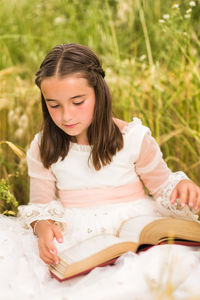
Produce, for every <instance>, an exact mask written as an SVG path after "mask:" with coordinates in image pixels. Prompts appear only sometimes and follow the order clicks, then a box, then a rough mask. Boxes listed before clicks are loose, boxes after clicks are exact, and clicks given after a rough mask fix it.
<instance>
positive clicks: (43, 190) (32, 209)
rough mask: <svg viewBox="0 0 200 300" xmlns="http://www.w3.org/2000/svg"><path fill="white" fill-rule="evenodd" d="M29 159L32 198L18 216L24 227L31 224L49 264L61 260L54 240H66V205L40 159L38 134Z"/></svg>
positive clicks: (50, 173) (44, 257) (41, 251)
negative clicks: (61, 201)
mask: <svg viewBox="0 0 200 300" xmlns="http://www.w3.org/2000/svg"><path fill="white" fill-rule="evenodd" d="M27 163H28V173H29V176H30V201H29V204H28V205H21V206H19V213H18V217H19V219H20V221H21V223H22V225H23V226H24V227H25V228H32V229H33V230H34V233H35V234H36V235H37V237H38V248H39V254H40V257H41V259H42V260H43V261H44V262H45V263H47V264H52V263H58V257H57V250H56V247H55V246H54V243H53V240H54V238H56V239H57V241H58V242H62V240H63V237H62V232H61V229H64V228H65V219H64V209H63V207H62V205H61V203H60V201H59V200H57V199H56V198H57V197H56V186H55V183H56V179H55V177H54V175H53V174H52V172H51V170H50V169H46V168H44V167H43V164H42V162H41V160H40V155H39V146H38V137H37V135H36V137H35V139H34V140H33V142H32V143H31V146H30V149H29V150H28V152H27ZM55 221H56V223H55Z"/></svg>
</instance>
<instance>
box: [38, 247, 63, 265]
mask: <svg viewBox="0 0 200 300" xmlns="http://www.w3.org/2000/svg"><path fill="white" fill-rule="evenodd" d="M53 248H55V247H54V245H53V247H49V246H48V245H47V244H45V243H44V242H40V243H39V252H40V258H41V259H42V260H44V261H45V263H47V261H48V263H58V262H59V260H58V258H57V256H56V254H54V252H53V251H52V249H53Z"/></svg>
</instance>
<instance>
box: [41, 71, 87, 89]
mask: <svg viewBox="0 0 200 300" xmlns="http://www.w3.org/2000/svg"><path fill="white" fill-rule="evenodd" d="M88 86H89V85H88V81H87V79H86V78H84V77H83V76H82V77H81V76H80V75H79V76H77V74H72V75H68V76H66V77H58V76H53V77H48V78H45V79H43V80H42V82H41V89H42V90H46V89H52V88H55V87H56V88H66V87H67V88H72V87H76V88H77V87H88Z"/></svg>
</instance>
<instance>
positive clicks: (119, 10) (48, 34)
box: [0, 0, 200, 210]
mask: <svg viewBox="0 0 200 300" xmlns="http://www.w3.org/2000/svg"><path fill="white" fill-rule="evenodd" d="M0 7H1V9H0V141H1V142H0V165H1V168H0V178H5V179H6V180H7V181H8V183H9V185H10V190H11V191H13V192H14V195H15V197H16V199H17V201H18V202H19V203H20V204H22V203H27V202H28V178H27V167H26V161H25V152H26V150H27V148H28V146H29V144H30V142H31V140H32V138H33V136H34V134H35V133H36V132H37V131H38V130H39V129H40V124H41V113H40V109H39V106H40V94H39V90H38V89H37V88H36V87H35V86H34V74H35V72H36V71H37V69H38V67H39V65H40V63H41V60H42V59H43V58H44V56H45V55H46V54H47V52H48V51H49V50H50V49H51V48H52V47H53V46H55V45H56V44H60V43H69V42H76V43H81V44H85V45H88V46H89V47H91V48H92V49H93V50H94V51H95V52H96V53H97V54H98V55H99V56H100V58H101V60H102V63H103V67H104V69H105V72H106V80H107V82H108V83H109V85H110V88H111V91H112V95H113V113H114V115H115V116H116V117H119V118H123V119H125V120H127V121H130V120H131V119H132V117H133V116H135V117H139V118H141V119H142V121H143V123H144V124H145V125H147V126H149V127H150V128H151V130H152V134H153V136H154V137H155V138H156V140H157V142H158V143H159V145H160V146H161V149H162V151H163V153H164V158H165V161H166V162H167V163H168V165H169V167H170V168H171V169H172V170H173V171H177V170H183V171H185V172H186V173H187V175H188V176H189V177H190V178H191V179H193V180H194V181H195V182H196V183H198V184H200V178H199V174H200V159H199V158H200V73H199V67H200V56H199V53H200V51H199V48H200V36H199V30H198V28H199V25H200V24H199V23H200V22H199V15H200V3H199V2H198V1H179V2H178V1H177V2H176V3H175V2H174V1H171V0H167V1H161V0H154V1H153V0H148V1H147V0H146V1H145V0H143V1H141V0H135V1H134V0H126V1H124V0H118V1H117V0H101V1H100V0H96V1H89V0H82V1H78V0H48V1H47V0H43V1H37V0H29V1H26V0H9V1H6V0H0ZM6 141H7V142H11V143H13V144H11V143H5V142H6ZM15 146H16V147H17V148H15ZM2 189H3V187H2ZM0 191H1V190H0ZM4 204H5V203H4ZM4 204H2V210H5V209H6V208H7V206H6V205H7V204H6V205H4ZM10 209H12V207H11V208H10Z"/></svg>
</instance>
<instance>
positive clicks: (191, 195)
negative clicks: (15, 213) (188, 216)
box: [188, 190, 197, 207]
mask: <svg viewBox="0 0 200 300" xmlns="http://www.w3.org/2000/svg"><path fill="white" fill-rule="evenodd" d="M196 194H197V193H196V191H194V190H191V191H190V192H189V197H188V205H189V207H193V206H194V205H195V202H196Z"/></svg>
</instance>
